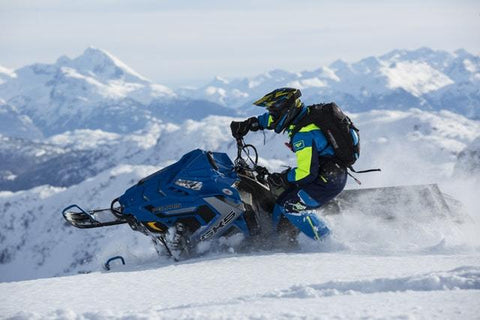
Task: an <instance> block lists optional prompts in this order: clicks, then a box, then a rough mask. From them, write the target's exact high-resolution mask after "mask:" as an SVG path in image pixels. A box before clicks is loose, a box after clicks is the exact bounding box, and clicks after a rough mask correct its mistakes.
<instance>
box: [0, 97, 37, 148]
mask: <svg viewBox="0 0 480 320" xmlns="http://www.w3.org/2000/svg"><path fill="white" fill-rule="evenodd" d="M0 128H2V129H1V134H3V135H5V136H8V137H15V138H26V139H36V138H42V137H43V134H42V132H41V131H40V130H39V129H38V128H37V127H36V126H35V125H34V124H33V121H32V119H30V117H28V116H26V115H22V114H20V112H18V110H17V108H15V107H14V106H12V105H9V104H7V103H5V101H3V100H1V99H0Z"/></svg>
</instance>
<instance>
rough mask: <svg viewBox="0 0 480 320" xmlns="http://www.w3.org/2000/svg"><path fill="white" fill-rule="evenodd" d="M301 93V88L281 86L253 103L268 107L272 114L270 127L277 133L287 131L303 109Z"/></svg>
mask: <svg viewBox="0 0 480 320" xmlns="http://www.w3.org/2000/svg"><path fill="white" fill-rule="evenodd" d="M301 95H302V93H301V92H300V90H299V89H295V88H280V89H276V90H273V91H272V92H270V93H268V94H266V95H265V96H263V97H262V98H260V99H259V100H257V101H255V102H254V103H253V104H254V105H257V106H260V107H266V108H267V110H268V112H269V113H270V115H271V116H272V122H271V124H269V127H270V126H271V128H273V129H274V130H275V132H276V133H280V132H282V131H285V130H286V129H287V128H288V127H289V126H290V125H291V124H292V122H293V121H294V120H295V118H296V117H297V116H298V114H299V113H300V112H301V111H302V108H303V103H302V102H301V101H300V96H301Z"/></svg>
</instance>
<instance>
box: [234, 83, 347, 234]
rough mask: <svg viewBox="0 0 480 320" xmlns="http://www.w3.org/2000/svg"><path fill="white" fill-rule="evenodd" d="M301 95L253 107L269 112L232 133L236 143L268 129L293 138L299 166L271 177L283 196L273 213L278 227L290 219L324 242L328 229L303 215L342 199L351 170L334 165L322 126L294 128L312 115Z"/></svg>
mask: <svg viewBox="0 0 480 320" xmlns="http://www.w3.org/2000/svg"><path fill="white" fill-rule="evenodd" d="M300 96H301V92H300V90H298V89H294V88H280V89H276V90H274V91H272V92H270V93H268V94H267V95H265V96H264V97H262V98H261V99H259V100H257V101H255V102H254V103H253V104H254V105H257V106H261V107H266V109H267V112H266V113H264V114H262V115H260V116H258V117H251V118H249V119H247V120H245V121H232V123H231V124H230V128H231V130H232V135H233V136H234V137H235V138H237V139H241V138H243V136H245V135H246V134H247V133H248V132H249V131H257V130H264V129H268V130H274V131H275V133H279V134H280V133H284V132H287V133H288V135H289V137H290V143H289V147H290V148H291V149H292V151H293V152H294V153H295V155H296V158H297V166H296V167H294V168H288V169H287V170H285V171H283V172H280V173H272V174H270V175H269V176H268V182H269V184H270V186H271V187H272V189H277V191H278V189H279V190H280V192H281V193H280V195H279V197H278V198H277V200H276V204H275V207H274V210H273V224H274V228H275V229H276V230H279V229H280V228H281V225H283V223H284V220H285V218H287V219H288V221H290V222H291V223H292V224H293V225H295V226H297V228H300V229H301V230H302V231H303V232H304V233H305V234H307V235H308V236H310V237H311V238H314V239H321V238H324V237H325V236H326V235H328V234H329V229H328V228H327V227H326V225H325V224H324V223H323V222H321V220H319V219H318V217H316V215H308V216H306V217H307V218H305V216H304V215H303V214H302V212H303V211H305V210H309V209H314V208H319V207H320V206H322V205H324V204H325V203H327V202H328V201H329V200H331V199H333V198H334V197H335V196H336V195H338V194H339V193H340V192H341V191H342V190H343V188H344V187H345V184H346V181H347V171H346V168H345V167H342V166H340V165H338V164H336V162H335V161H334V151H333V147H332V146H331V145H330V144H329V143H328V141H327V139H326V138H325V135H324V134H323V133H322V132H321V131H320V128H319V127H317V126H316V125H315V124H313V123H312V124H309V125H306V126H304V127H302V128H300V129H299V130H298V128H297V130H295V131H294V129H295V125H296V124H297V123H299V121H300V120H302V119H303V118H304V117H308V115H309V106H305V105H304V104H303V103H302V102H301V101H300ZM304 123H305V122H304ZM292 132H296V133H294V134H293V136H291V135H292ZM305 220H307V221H305ZM296 230H297V229H296ZM291 240H292V241H293V239H291Z"/></svg>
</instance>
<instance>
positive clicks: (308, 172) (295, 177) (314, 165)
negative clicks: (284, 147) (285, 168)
mask: <svg viewBox="0 0 480 320" xmlns="http://www.w3.org/2000/svg"><path fill="white" fill-rule="evenodd" d="M292 147H293V151H294V152H295V156H296V157H297V166H296V167H295V168H292V169H290V171H289V172H288V175H287V180H288V181H289V182H293V183H300V184H304V183H310V182H313V181H314V180H315V179H316V178H317V175H318V152H317V146H316V145H315V143H314V139H313V136H312V134H311V133H309V132H298V133H297V134H295V136H294V139H293V140H292Z"/></svg>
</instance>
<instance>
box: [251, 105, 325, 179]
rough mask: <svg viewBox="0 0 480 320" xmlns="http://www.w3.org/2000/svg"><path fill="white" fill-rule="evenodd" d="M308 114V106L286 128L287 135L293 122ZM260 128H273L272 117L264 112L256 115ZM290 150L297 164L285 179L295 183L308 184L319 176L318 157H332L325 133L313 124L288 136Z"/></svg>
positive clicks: (290, 131) (292, 126) (293, 126)
mask: <svg viewBox="0 0 480 320" xmlns="http://www.w3.org/2000/svg"><path fill="white" fill-rule="evenodd" d="M307 114H308V107H304V110H302V112H301V113H300V114H299V116H298V117H297V119H296V121H295V122H294V123H293V124H292V125H291V126H290V127H289V128H288V129H287V132H288V134H289V136H290V135H291V133H292V131H293V129H294V128H295V123H296V122H298V121H299V120H300V119H301V118H303V117H304V116H306V115H307ZM257 118H258V122H259V127H260V129H270V130H271V129H273V128H272V127H271V123H272V121H273V120H272V117H271V115H270V114H269V113H268V112H266V113H264V114H262V115H260V116H258V117H257ZM290 139H291V140H290V141H291V145H292V151H293V152H294V153H295V156H296V158H297V166H296V167H294V168H291V169H290V170H289V171H288V174H287V180H288V181H289V182H292V183H297V184H308V183H311V182H313V181H314V180H316V179H317V178H318V176H319V166H320V161H319V160H320V158H321V157H325V158H329V157H333V156H334V151H333V147H332V146H331V145H330V144H329V143H328V141H327V138H326V137H325V135H324V134H323V133H322V132H321V131H320V128H319V127H318V126H316V125H315V124H310V125H307V126H305V127H303V128H301V129H300V130H298V132H296V133H295V134H294V135H293V137H292V136H290Z"/></svg>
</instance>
